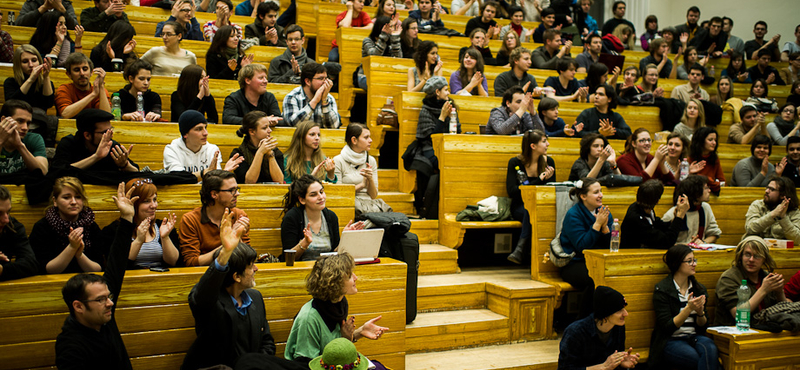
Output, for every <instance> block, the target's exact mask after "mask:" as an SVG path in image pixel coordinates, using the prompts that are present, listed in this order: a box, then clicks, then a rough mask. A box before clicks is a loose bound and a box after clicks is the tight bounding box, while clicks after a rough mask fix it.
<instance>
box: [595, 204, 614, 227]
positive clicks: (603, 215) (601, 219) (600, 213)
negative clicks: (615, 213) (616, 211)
mask: <svg viewBox="0 0 800 370" xmlns="http://www.w3.org/2000/svg"><path fill="white" fill-rule="evenodd" d="M610 214H611V211H610V210H609V209H608V206H600V208H598V209H597V213H596V214H595V215H594V218H595V221H594V223H595V224H596V225H600V226H601V227H602V226H606V225H607V224H608V216H609V215H610Z"/></svg>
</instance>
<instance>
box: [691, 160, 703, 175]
mask: <svg viewBox="0 0 800 370" xmlns="http://www.w3.org/2000/svg"><path fill="white" fill-rule="evenodd" d="M703 168H706V161H700V162H697V161H694V162H692V163H691V164H689V173H690V174H692V175H694V174H696V173H698V172H700V171H702V170H703Z"/></svg>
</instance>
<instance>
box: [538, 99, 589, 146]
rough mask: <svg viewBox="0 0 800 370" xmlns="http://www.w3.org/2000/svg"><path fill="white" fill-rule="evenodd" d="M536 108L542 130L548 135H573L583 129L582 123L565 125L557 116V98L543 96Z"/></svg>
mask: <svg viewBox="0 0 800 370" xmlns="http://www.w3.org/2000/svg"><path fill="white" fill-rule="evenodd" d="M537 110H538V111H539V112H538V113H537V114H536V115H538V116H539V119H540V120H541V121H542V125H543V126H544V131H545V133H547V136H548V137H565V136H566V137H572V136H575V133H576V132H580V131H581V130H582V129H583V125H574V126H572V127H567V124H566V123H564V120H563V119H561V117H559V116H558V100H555V99H553V98H548V97H543V98H542V100H540V101H539V106H538V107H537Z"/></svg>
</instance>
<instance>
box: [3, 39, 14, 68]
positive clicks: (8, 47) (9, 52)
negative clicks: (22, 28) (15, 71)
mask: <svg viewBox="0 0 800 370" xmlns="http://www.w3.org/2000/svg"><path fill="white" fill-rule="evenodd" d="M13 60H14V41H12V40H11V35H10V34H9V33H8V32H6V31H0V62H3V63H11V62H12V61H13Z"/></svg>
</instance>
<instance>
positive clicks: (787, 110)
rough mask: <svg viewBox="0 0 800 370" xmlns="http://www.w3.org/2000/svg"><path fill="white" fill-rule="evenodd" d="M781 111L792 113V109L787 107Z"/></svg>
mask: <svg viewBox="0 0 800 370" xmlns="http://www.w3.org/2000/svg"><path fill="white" fill-rule="evenodd" d="M783 113H791V114H794V109H789V108H786V109H784V110H783Z"/></svg>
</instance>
